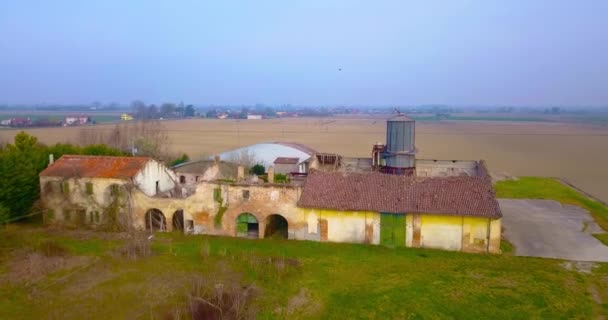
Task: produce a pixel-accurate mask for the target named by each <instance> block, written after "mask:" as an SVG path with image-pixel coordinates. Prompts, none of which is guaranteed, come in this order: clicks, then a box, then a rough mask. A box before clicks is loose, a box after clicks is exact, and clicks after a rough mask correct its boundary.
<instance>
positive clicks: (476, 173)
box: [40, 114, 502, 253]
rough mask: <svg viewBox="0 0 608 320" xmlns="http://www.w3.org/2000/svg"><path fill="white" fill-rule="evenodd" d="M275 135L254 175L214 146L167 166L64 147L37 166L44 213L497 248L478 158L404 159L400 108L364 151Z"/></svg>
mask: <svg viewBox="0 0 608 320" xmlns="http://www.w3.org/2000/svg"><path fill="white" fill-rule="evenodd" d="M268 145H270V148H273V144H268ZM275 146H276V148H273V149H274V150H275V151H274V153H275V154H273V155H272V157H273V158H274V161H269V162H270V163H268V165H269V167H268V170H267V175H265V176H263V177H258V176H255V175H249V173H248V171H247V170H246V168H244V167H243V166H240V165H238V164H236V163H233V162H231V161H228V160H227V159H221V158H220V157H219V156H218V157H215V158H214V159H204V160H199V161H192V162H189V163H185V164H182V165H179V166H176V167H175V168H171V169H169V168H166V167H165V166H163V165H162V164H161V163H159V162H157V161H155V160H153V159H151V158H146V157H104V156H72V155H65V156H63V157H61V158H60V159H58V160H57V161H54V162H53V161H51V163H50V164H49V166H48V167H47V168H46V169H45V170H44V171H43V172H42V173H40V188H41V200H42V203H43V205H44V206H45V207H46V214H45V222H46V223H49V224H66V225H78V226H88V227H92V228H97V227H101V226H108V225H128V226H131V227H135V228H138V229H148V230H158V231H165V230H166V231H171V230H179V231H183V232H186V233H194V234H212V235H225V236H238V237H248V238H264V237H281V238H286V239H296V240H313V241H334V242H358V243H369V244H382V245H389V246H407V247H425V248H439V249H446V250H456V251H466V252H490V253H498V252H500V238H501V217H502V214H501V212H500V208H499V206H498V203H497V201H496V199H495V194H494V190H493V186H492V182H491V179H490V176H489V174H488V171H487V168H486V166H485V163H484V162H483V161H452V160H423V159H416V151H417V150H416V147H415V122H414V121H413V120H412V119H410V118H408V117H407V116H405V115H402V114H400V115H398V116H396V117H393V118H391V119H389V120H388V121H387V134H386V143H376V144H375V145H373V146H372V150H371V157H369V158H352V157H343V156H342V155H338V154H332V153H320V152H316V151H315V150H312V149H310V148H307V147H305V146H299V145H297V144H286V143H278V144H275ZM281 148H288V149H289V148H291V149H293V150H294V152H292V153H290V152H281V153H278V152H277V151H276V150H283V149H281ZM279 174H281V175H282V176H287V177H288V179H287V180H281V183H278V179H275V177H278V176H279ZM275 181H277V182H275Z"/></svg>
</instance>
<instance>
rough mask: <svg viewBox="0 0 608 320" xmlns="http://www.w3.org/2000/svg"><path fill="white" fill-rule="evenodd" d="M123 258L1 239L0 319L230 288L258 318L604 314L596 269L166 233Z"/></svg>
mask: <svg viewBox="0 0 608 320" xmlns="http://www.w3.org/2000/svg"><path fill="white" fill-rule="evenodd" d="M143 239H146V238H145V237H144V238H143ZM147 241H148V240H146V243H147ZM124 248H135V247H134V246H133V245H132V240H129V238H128V237H127V235H125V234H112V233H100V232H87V231H69V230H54V229H44V228H37V227H27V226H20V227H15V226H9V227H8V228H3V229H0V297H2V299H0V319H39V318H44V319H82V318H87V319H171V318H184V319H185V318H187V317H188V310H189V309H188V308H187V306H188V301H193V300H189V299H194V298H191V296H193V295H194V296H197V294H201V293H200V292H207V293H206V295H202V296H203V297H209V292H216V293H217V292H218V290H220V291H222V292H224V293H225V292H228V291H230V290H237V289H234V288H246V289H242V290H251V292H253V293H252V294H250V295H249V296H248V297H250V298H249V299H248V300H246V301H247V302H246V303H243V304H244V305H245V307H244V309H245V310H246V311H247V314H249V315H256V316H257V318H259V319H309V318H314V319H357V318H363V319H440V318H441V319H443V318H452V319H483V318H489V317H491V318H492V319H566V318H567V319H573V318H578V319H588V318H595V317H597V316H600V315H608V304H606V302H608V281H606V279H607V278H608V265H607V264H598V265H596V267H595V268H592V269H591V270H590V272H589V273H586V272H581V271H580V270H576V268H569V267H568V266H566V265H565V264H564V262H563V261H559V260H550V259H538V258H526V257H514V256H510V255H484V254H466V253H457V252H446V251H437V250H423V249H411V248H386V247H382V246H371V245H357V244H335V243H318V242H308V241H281V240H246V239H238V238H229V237H209V236H184V235H181V234H168V233H165V234H156V236H155V238H154V239H153V240H152V241H151V254H150V255H144V254H142V255H140V256H139V258H137V259H135V260H134V259H131V258H129V257H128V256H124V255H121V254H119V253H120V252H123V253H124V252H125V249H124ZM133 252H137V250H134V251H133ZM218 284H222V286H218ZM197 288H198V289H197ZM201 288H203V289H201ZM205 288H206V289H205ZM229 288H233V289H229ZM205 290H206V291H205ZM230 292H233V291H230ZM247 292H250V291H247ZM208 299H210V298H208ZM244 301H245V300H244Z"/></svg>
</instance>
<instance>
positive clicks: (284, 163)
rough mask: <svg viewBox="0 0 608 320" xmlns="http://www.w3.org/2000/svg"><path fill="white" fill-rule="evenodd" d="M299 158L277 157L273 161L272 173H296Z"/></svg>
mask: <svg viewBox="0 0 608 320" xmlns="http://www.w3.org/2000/svg"><path fill="white" fill-rule="evenodd" d="M299 162H300V159H299V158H291V157H278V158H276V159H274V161H273V163H274V173H280V174H290V173H291V172H298V170H299V169H298V168H299V167H298V163H299Z"/></svg>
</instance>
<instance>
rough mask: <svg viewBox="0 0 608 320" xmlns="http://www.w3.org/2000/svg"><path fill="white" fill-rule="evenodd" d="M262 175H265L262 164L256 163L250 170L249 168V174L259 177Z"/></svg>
mask: <svg viewBox="0 0 608 320" xmlns="http://www.w3.org/2000/svg"><path fill="white" fill-rule="evenodd" d="M264 173H266V168H265V167H264V165H263V164H259V163H258V164H256V165H254V166H252V167H251V168H249V174H253V175H256V176H260V175H263V174H264Z"/></svg>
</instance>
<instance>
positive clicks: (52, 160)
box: [49, 153, 55, 166]
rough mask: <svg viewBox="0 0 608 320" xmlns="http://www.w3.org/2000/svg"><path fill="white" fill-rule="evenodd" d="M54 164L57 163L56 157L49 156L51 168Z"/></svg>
mask: <svg viewBox="0 0 608 320" xmlns="http://www.w3.org/2000/svg"><path fill="white" fill-rule="evenodd" d="M53 162H55V156H53V154H52V153H51V154H49V166H50V165H52V164H53Z"/></svg>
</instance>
